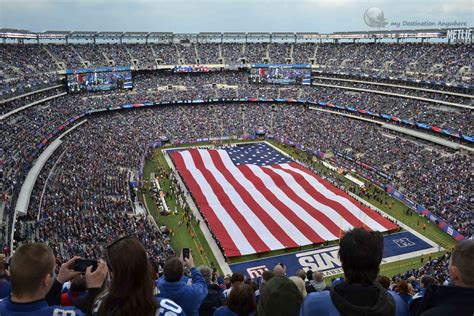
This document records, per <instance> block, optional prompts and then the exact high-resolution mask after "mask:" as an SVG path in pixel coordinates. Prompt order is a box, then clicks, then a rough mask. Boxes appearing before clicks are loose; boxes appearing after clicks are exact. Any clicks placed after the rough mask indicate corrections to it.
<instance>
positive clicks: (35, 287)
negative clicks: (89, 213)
mask: <svg viewBox="0 0 474 316" xmlns="http://www.w3.org/2000/svg"><path fill="white" fill-rule="evenodd" d="M76 259H79V257H74V258H72V259H71V260H69V261H68V262H66V263H63V264H62V265H61V268H60V269H59V274H58V276H57V277H56V279H54V266H55V258H54V255H53V251H52V250H51V248H50V247H49V246H48V245H45V244H42V243H32V244H24V245H22V246H20V247H19V248H18V249H17V250H16V251H15V254H14V255H13V257H12V259H11V261H10V281H11V286H12V293H11V295H10V296H8V297H6V298H4V299H2V300H0V315H2V316H5V315H8V316H53V315H54V316H57V315H68V316H81V315H83V313H82V312H81V310H79V309H75V308H74V307H62V306H58V304H59V298H60V294H61V288H62V284H63V283H64V282H67V281H69V280H70V279H72V278H73V277H74V276H76V275H78V274H79V273H80V272H76V271H74V270H73V266H74V261H75V260H76ZM106 274H107V266H106V265H105V263H100V264H99V267H98V268H97V269H96V270H95V271H94V272H93V273H92V272H91V271H90V270H89V271H88V273H87V274H86V283H87V286H88V288H89V294H88V295H89V296H93V295H95V294H97V293H98V289H99V288H100V287H101V286H102V283H103V282H104V280H105V276H106ZM92 299H93V298H92V297H91V300H92Z"/></svg>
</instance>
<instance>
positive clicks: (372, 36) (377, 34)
mask: <svg viewBox="0 0 474 316" xmlns="http://www.w3.org/2000/svg"><path fill="white" fill-rule="evenodd" d="M450 30H452V31H457V32H459V31H463V32H466V34H469V36H471V42H472V35H471V34H472V32H471V29H470V28H463V29H453V28H451V29H414V30H376V31H351V32H333V33H326V34H322V33H318V32H297V33H293V32H274V33H268V32H201V33H172V32H115V31H44V32H32V31H28V30H20V29H10V28H2V29H0V38H2V39H3V42H6V40H17V41H19V42H22V41H24V40H36V41H37V42H38V43H39V42H40V41H41V40H65V41H66V43H67V42H68V40H69V39H76V40H86V41H88V40H89V41H94V42H95V40H96V39H100V40H101V41H103V40H115V41H120V42H122V40H123V39H137V40H141V41H143V42H148V41H149V40H160V41H164V42H170V43H172V42H180V41H186V42H198V43H199V42H208V41H221V42H224V41H229V40H236V41H242V42H243V41H245V42H252V41H268V42H272V41H275V40H278V41H287V42H298V41H322V40H325V41H328V40H329V41H331V40H332V41H339V40H353V41H357V40H375V41H377V40H382V39H396V40H403V39H408V38H410V39H420V40H422V41H423V40H425V39H430V38H438V39H443V38H444V39H449V36H448V34H449V31H450Z"/></svg>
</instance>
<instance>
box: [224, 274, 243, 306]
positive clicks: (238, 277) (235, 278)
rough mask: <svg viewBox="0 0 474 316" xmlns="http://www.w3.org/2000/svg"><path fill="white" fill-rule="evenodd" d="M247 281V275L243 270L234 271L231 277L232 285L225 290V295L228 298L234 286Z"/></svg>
mask: <svg viewBox="0 0 474 316" xmlns="http://www.w3.org/2000/svg"><path fill="white" fill-rule="evenodd" d="M244 281H245V276H244V274H243V273H241V272H234V273H233V274H232V276H231V277H230V287H229V288H228V289H226V290H224V297H225V299H227V298H228V297H229V294H230V292H231V291H232V288H233V287H234V286H236V285H238V284H240V283H242V282H244Z"/></svg>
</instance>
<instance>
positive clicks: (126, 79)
mask: <svg viewBox="0 0 474 316" xmlns="http://www.w3.org/2000/svg"><path fill="white" fill-rule="evenodd" d="M66 75H67V86H68V90H69V92H70V93H81V92H94V91H107V90H114V89H132V88H133V81H132V72H131V70H130V67H111V68H85V69H76V70H67V71H66Z"/></svg>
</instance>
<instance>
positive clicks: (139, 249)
mask: <svg viewBox="0 0 474 316" xmlns="http://www.w3.org/2000/svg"><path fill="white" fill-rule="evenodd" d="M104 256H105V260H106V262H107V266H108V267H109V270H110V271H111V283H110V286H109V287H108V288H106V289H105V290H104V292H103V293H102V294H101V295H100V296H99V297H98V298H97V300H96V302H95V303H94V307H93V309H92V315H99V316H102V315H114V316H115V315H117V316H118V315H124V316H125V315H133V314H135V315H143V316H152V315H155V314H156V313H157V311H158V310H159V311H160V313H162V312H163V313H166V312H169V311H172V312H174V313H176V314H177V315H184V314H183V313H182V308H181V307H180V306H178V305H177V304H176V303H174V302H173V301H171V300H169V299H161V298H156V297H155V295H154V294H153V290H154V285H153V278H152V277H151V275H150V271H151V266H150V262H149V260H148V259H147V256H146V252H145V248H144V247H143V245H142V244H141V243H140V242H139V241H138V240H137V239H136V238H135V237H132V236H125V237H122V238H119V239H117V240H116V241H114V242H112V243H111V244H110V245H108V246H107V247H106V248H105V250H104ZM87 269H88V270H89V271H90V269H91V267H88V268H87Z"/></svg>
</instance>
